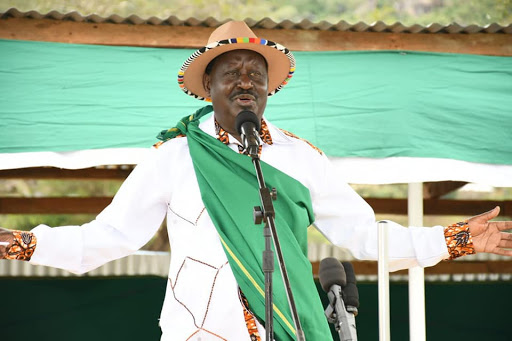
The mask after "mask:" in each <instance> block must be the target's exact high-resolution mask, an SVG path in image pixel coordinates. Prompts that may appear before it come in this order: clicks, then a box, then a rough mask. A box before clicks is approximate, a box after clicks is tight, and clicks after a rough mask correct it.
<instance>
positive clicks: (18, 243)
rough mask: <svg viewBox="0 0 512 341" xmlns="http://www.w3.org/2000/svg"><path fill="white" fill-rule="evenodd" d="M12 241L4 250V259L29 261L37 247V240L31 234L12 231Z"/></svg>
mask: <svg viewBox="0 0 512 341" xmlns="http://www.w3.org/2000/svg"><path fill="white" fill-rule="evenodd" d="M12 234H13V236H14V240H13V242H12V244H11V245H10V246H9V247H8V248H7V249H6V250H5V259H11V260H24V261H29V260H30V258H32V255H33V254H34V251H35V249H36V246H37V238H36V236H35V235H34V234H33V233H32V232H26V231H17V230H14V231H12Z"/></svg>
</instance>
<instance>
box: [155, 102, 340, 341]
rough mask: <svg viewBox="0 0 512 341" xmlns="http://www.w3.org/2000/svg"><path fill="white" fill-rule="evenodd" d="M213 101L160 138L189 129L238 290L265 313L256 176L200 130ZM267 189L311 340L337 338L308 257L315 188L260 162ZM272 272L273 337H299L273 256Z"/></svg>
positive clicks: (281, 340)
mask: <svg viewBox="0 0 512 341" xmlns="http://www.w3.org/2000/svg"><path fill="white" fill-rule="evenodd" d="M212 110H213V108H212V106H211V105H208V106H206V107H204V108H202V109H199V110H198V111H197V112H196V113H195V114H194V115H190V116H186V117H184V118H183V119H181V120H180V121H179V122H178V124H177V125H176V127H174V128H171V129H169V130H164V131H162V132H161V133H160V134H159V135H158V139H160V140H163V141H167V140H170V139H172V138H174V137H176V136H178V135H182V134H183V135H186V136H187V142H188V145H189V149H190V155H191V157H192V162H193V164H194V170H195V173H196V177H197V181H198V183H199V188H200V191H201V197H202V200H203V202H204V204H205V206H206V210H207V211H208V214H209V215H210V218H211V219H212V221H213V223H214V225H215V227H216V229H217V231H218V233H219V236H220V240H221V242H222V245H223V247H224V251H225V252H226V255H227V258H228V260H229V264H230V267H231V269H232V271H233V274H234V275H235V278H236V280H237V283H238V285H239V286H240V289H241V290H242V292H243V293H244V295H245V296H246V298H247V300H248V301H249V306H250V309H251V310H252V311H253V313H254V314H255V315H256V316H257V317H258V318H259V319H260V320H261V321H263V320H264V318H265V297H264V295H265V292H264V289H265V285H264V283H265V276H264V274H263V271H262V252H263V250H264V248H265V244H264V238H263V224H261V225H255V224H254V222H253V207H254V206H259V205H260V199H259V190H258V182H257V178H256V173H255V169H254V166H253V164H252V160H251V158H250V157H248V156H246V155H243V154H239V153H237V152H235V151H233V150H231V149H230V148H229V147H228V146H226V145H225V144H223V143H222V142H220V141H219V140H217V139H215V138H214V137H212V136H210V135H208V134H206V133H205V132H203V131H202V130H201V129H199V118H201V117H203V116H204V115H206V114H208V113H210V112H212ZM261 168H262V170H263V175H264V178H265V184H266V186H267V187H268V188H276V189H277V200H275V201H274V208H275V212H276V216H275V223H276V230H277V233H278V236H279V241H280V243H281V248H282V252H283V257H284V259H285V262H286V268H287V271H288V276H289V278H290V285H291V288H292V292H293V296H294V299H295V303H296V306H297V310H298V314H299V318H300V321H301V326H302V328H303V330H304V333H305V336H306V340H307V341H325V340H332V336H331V333H330V331H329V327H328V325H327V320H326V317H325V315H324V311H323V307H322V304H321V302H320V299H319V296H318V292H317V290H316V286H315V284H314V281H313V276H312V269H311V263H310V262H309V260H308V258H307V227H308V226H309V225H311V223H312V222H313V220H314V217H313V210H312V206H311V197H310V193H309V190H308V189H307V188H306V187H304V186H303V185H302V184H301V183H299V182H298V181H297V180H295V179H293V178H291V177H290V176H288V175H286V174H284V173H283V172H281V171H279V170H277V169H276V168H274V167H272V166H270V165H268V164H266V163H264V162H261ZM275 264H276V266H275V271H274V273H273V291H274V307H273V309H274V337H275V339H276V340H278V341H288V340H295V339H296V337H295V326H294V324H293V320H292V317H291V313H290V309H289V305H288V300H287V298H286V292H285V288H284V285H283V282H282V277H281V272H280V270H279V266H278V265H277V264H278V263H277V259H275Z"/></svg>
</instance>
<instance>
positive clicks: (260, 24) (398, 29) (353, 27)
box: [0, 8, 512, 34]
mask: <svg viewBox="0 0 512 341" xmlns="http://www.w3.org/2000/svg"><path fill="white" fill-rule="evenodd" d="M8 18H31V19H52V20H65V21H76V22H92V23H112V24H130V25H164V26H165V25H168V26H202V27H217V26H220V25H221V24H223V23H224V22H226V21H228V20H223V21H219V20H216V19H214V18H211V17H210V18H206V19H203V20H201V19H196V18H188V19H186V20H181V19H179V18H178V17H176V16H170V17H169V18H167V19H160V18H157V17H150V18H147V19H143V18H141V17H139V16H137V15H130V16H128V17H121V16H119V15H117V14H113V15H110V16H108V17H106V18H105V17H101V16H99V15H97V14H90V15H86V16H84V15H81V14H80V13H78V12H69V13H60V12H58V11H51V12H48V13H46V14H41V13H39V12H37V11H28V12H20V11H19V10H17V9H16V8H11V9H9V10H7V11H6V12H3V13H0V19H8ZM245 22H246V23H247V24H248V25H249V26H250V27H251V28H262V29H297V30H321V31H349V32H391V33H466V34H473V33H506V34H512V24H510V25H508V26H501V25H499V24H496V23H493V24H489V25H486V26H478V25H468V26H461V25H459V24H457V23H453V24H450V25H441V24H437V23H433V24H430V25H428V26H422V25H412V26H406V25H404V24H402V23H400V22H396V23H394V24H386V23H384V22H382V21H377V22H375V23H373V24H366V23H364V22H358V23H356V24H350V23H348V22H346V21H344V20H341V21H339V22H338V23H336V24H332V23H329V22H327V21H320V22H318V23H313V22H311V21H309V20H307V19H305V20H302V21H301V22H292V21H290V20H284V21H281V22H275V21H273V20H272V19H270V18H263V19H260V20H256V19H251V18H247V19H245Z"/></svg>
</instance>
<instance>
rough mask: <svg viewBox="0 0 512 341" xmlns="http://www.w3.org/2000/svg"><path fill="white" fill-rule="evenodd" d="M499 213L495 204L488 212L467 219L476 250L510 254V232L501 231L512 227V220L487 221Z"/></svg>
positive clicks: (498, 208) (511, 245)
mask: <svg viewBox="0 0 512 341" xmlns="http://www.w3.org/2000/svg"><path fill="white" fill-rule="evenodd" d="M499 213H500V207H499V206H496V207H495V208H494V209H492V210H490V211H489V212H486V213H482V214H480V215H477V216H474V217H472V218H470V219H469V220H468V226H469V232H470V233H471V236H472V238H473V247H474V248H475V251H476V252H488V253H494V254H497V255H502V256H512V250H506V249H510V248H512V233H507V232H503V231H505V230H509V229H512V221H489V220H491V219H494V218H496V217H497V216H498V214H499Z"/></svg>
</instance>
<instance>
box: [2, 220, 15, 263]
mask: <svg viewBox="0 0 512 341" xmlns="http://www.w3.org/2000/svg"><path fill="white" fill-rule="evenodd" d="M13 241H14V235H13V234H12V231H11V230H7V229H4V228H1V227H0V242H7V243H9V244H8V245H3V244H0V259H4V258H5V256H6V254H7V250H8V249H9V248H10V247H11V245H12V243H13Z"/></svg>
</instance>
